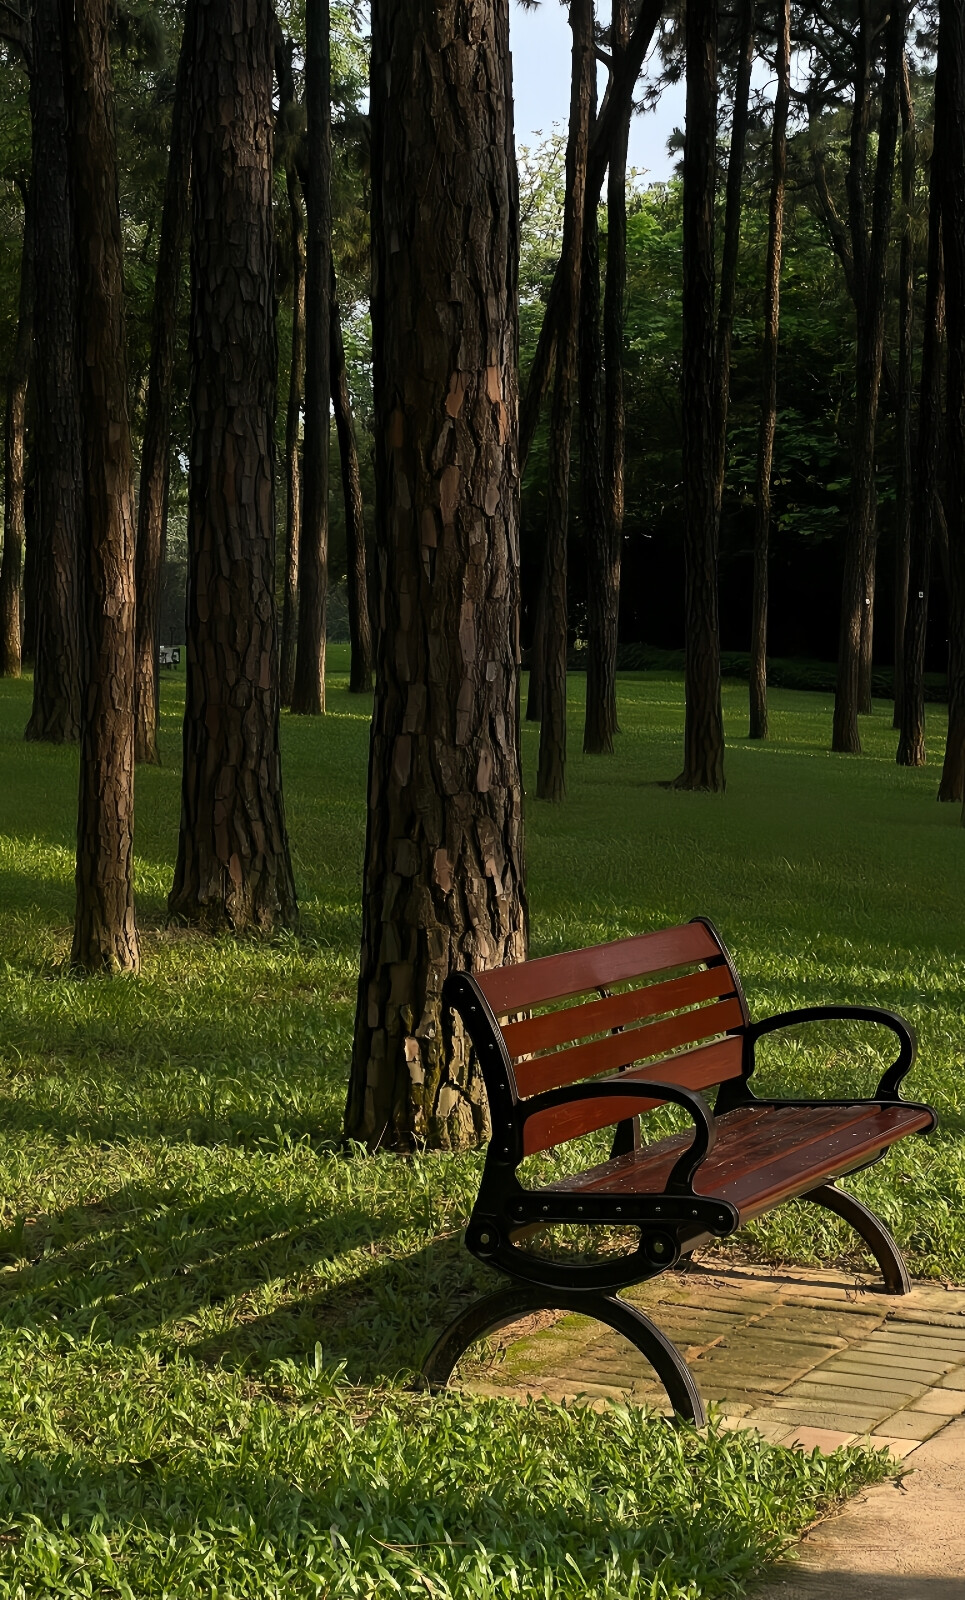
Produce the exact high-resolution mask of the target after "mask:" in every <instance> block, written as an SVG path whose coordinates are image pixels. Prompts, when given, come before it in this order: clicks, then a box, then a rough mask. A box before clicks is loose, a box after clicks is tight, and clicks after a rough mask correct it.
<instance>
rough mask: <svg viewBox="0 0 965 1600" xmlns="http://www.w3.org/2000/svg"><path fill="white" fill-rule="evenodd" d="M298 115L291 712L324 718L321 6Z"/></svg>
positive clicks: (327, 349) (327, 206)
mask: <svg viewBox="0 0 965 1600" xmlns="http://www.w3.org/2000/svg"><path fill="white" fill-rule="evenodd" d="M306 28H307V33H306V46H305V110H306V114H307V121H308V135H307V137H308V184H307V187H306V190H305V208H306V212H307V216H308V239H307V254H306V273H305V445H304V462H305V465H304V488H303V491H302V493H303V499H302V526H301V537H300V539H299V546H298V647H297V650H296V653H295V682H294V685H293V687H292V697H291V708H292V711H293V712H294V713H296V714H298V715H301V716H311V717H314V716H319V715H320V714H321V713H322V712H323V711H324V710H325V611H326V601H327V596H328V438H329V415H330V410H329V405H330V396H331V392H332V385H331V305H330V301H331V292H332V192H331V185H332V105H331V53H330V52H331V42H330V37H329V0H313V3H312V4H311V5H309V7H308V9H307V11H306Z"/></svg>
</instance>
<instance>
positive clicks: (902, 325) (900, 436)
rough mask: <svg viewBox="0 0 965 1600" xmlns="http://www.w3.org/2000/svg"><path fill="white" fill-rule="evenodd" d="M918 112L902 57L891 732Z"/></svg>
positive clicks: (900, 656) (904, 581) (900, 594)
mask: <svg viewBox="0 0 965 1600" xmlns="http://www.w3.org/2000/svg"><path fill="white" fill-rule="evenodd" d="M916 164H917V150H916V139H915V106H914V101H913V100H912V96H911V82H910V79H909V76H908V57H907V55H906V54H905V53H904V51H903V52H902V57H901V261H900V265H899V269H898V279H899V308H898V404H897V407H896V411H895V455H896V471H895V650H894V658H895V673H894V683H895V711H894V723H893V726H894V727H896V728H900V727H901V726H902V708H901V699H902V695H903V694H904V684H905V668H904V649H905V621H906V619H907V615H908V590H909V585H910V581H911V519H912V494H913V479H912V449H911V411H912V386H913V372H912V368H913V357H914V334H915V255H914V242H913V227H912V224H913V215H912V213H913V211H914V205H915V167H916Z"/></svg>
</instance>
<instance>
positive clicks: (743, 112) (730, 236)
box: [714, 0, 754, 514]
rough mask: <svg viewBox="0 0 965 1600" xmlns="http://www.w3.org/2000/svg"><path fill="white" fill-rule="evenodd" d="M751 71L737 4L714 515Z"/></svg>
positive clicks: (749, 24)
mask: <svg viewBox="0 0 965 1600" xmlns="http://www.w3.org/2000/svg"><path fill="white" fill-rule="evenodd" d="M753 66H754V0H741V7H740V54H739V56H738V59H737V75H736V80H735V84H734V114H733V119H732V122H731V132H730V153H729V156H728V160H727V200H726V204H725V207H724V247H723V251H722V254H721V262H720V295H719V300H718V308H717V374H716V386H715V396H714V404H715V410H716V427H717V465H716V479H717V487H716V495H717V505H718V514H719V507H720V502H721V498H722V496H723V492H724V473H725V470H726V465H727V412H728V409H729V405H730V354H731V345H732V343H733V336H734V300H735V298H736V295H737V262H738V258H739V256H740V239H741V191H742V189H743V184H744V150H745V147H746V145H747V125H748V120H749V110H750V97H751V70H752V68H753Z"/></svg>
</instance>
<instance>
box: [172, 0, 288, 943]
mask: <svg viewBox="0 0 965 1600" xmlns="http://www.w3.org/2000/svg"><path fill="white" fill-rule="evenodd" d="M197 5H198V11H197V49H196V52H195V62H194V70H193V73H192V119H191V120H192V171H193V184H192V229H191V408H192V428H191V473H190V500H189V508H188V560H189V570H188V606H187V684H186V691H185V712H184V767H183V777H182V786H181V828H180V837H179V841H178V860H177V866H176V868H175V876H174V886H173V888H172V891H171V896H170V900H169V907H170V910H171V911H172V913H174V914H175V915H178V916H183V917H186V918H187V919H188V920H189V921H192V922H199V923H201V924H203V925H205V926H208V927H212V928H223V927H230V928H234V929H239V930H244V929H249V928H252V929H265V930H267V929H270V928H272V927H275V926H277V925H279V924H281V925H282V926H291V925H293V923H294V922H295V918H296V906H295V889H294V883H293V879H292V869H291V861H290V858H289V851H288V835H287V832H286V828H285V810H284V803H283V799H282V783H281V759H280V753H279V748H278V711H279V705H278V640H277V633H276V623H275V603H274V574H275V464H274V414H275V375H276V366H277V347H276V342H275V316H274V233H273V226H272V203H271V200H272V146H273V123H272V31H273V15H272V8H271V4H270V0H197Z"/></svg>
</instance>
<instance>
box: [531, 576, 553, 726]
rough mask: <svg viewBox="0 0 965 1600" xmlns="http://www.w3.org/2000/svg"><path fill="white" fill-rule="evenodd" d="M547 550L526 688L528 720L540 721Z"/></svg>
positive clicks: (544, 639)
mask: <svg viewBox="0 0 965 1600" xmlns="http://www.w3.org/2000/svg"><path fill="white" fill-rule="evenodd" d="M547 581H548V578H547V572H546V550H545V547H544V550H543V565H542V576H541V580H540V586H539V594H538V595H537V596H536V616H535V617H534V618H533V642H532V644H531V646H530V651H529V684H528V686H527V690H526V721H527V722H539V720H540V717H541V716H542V715H543V651H544V649H545V647H546V586H547Z"/></svg>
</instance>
